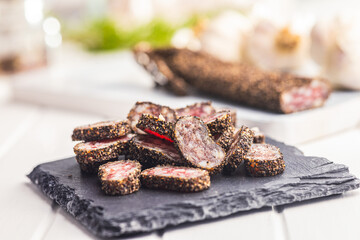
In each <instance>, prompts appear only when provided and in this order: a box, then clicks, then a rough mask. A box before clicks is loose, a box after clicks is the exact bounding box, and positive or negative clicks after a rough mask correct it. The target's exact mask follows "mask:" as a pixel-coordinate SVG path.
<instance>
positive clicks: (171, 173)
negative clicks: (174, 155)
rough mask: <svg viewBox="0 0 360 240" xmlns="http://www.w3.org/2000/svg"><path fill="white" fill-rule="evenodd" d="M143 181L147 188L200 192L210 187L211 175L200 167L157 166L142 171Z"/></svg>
mask: <svg viewBox="0 0 360 240" xmlns="http://www.w3.org/2000/svg"><path fill="white" fill-rule="evenodd" d="M141 183H142V185H143V186H145V187H147V188H154V189H165V190H171V191H178V192H198V191H202V190H205V189H208V188H209V187H210V176H209V173H208V172H207V171H205V170H201V169H198V168H188V167H174V166H157V167H154V168H149V169H146V170H144V171H143V172H142V173H141Z"/></svg>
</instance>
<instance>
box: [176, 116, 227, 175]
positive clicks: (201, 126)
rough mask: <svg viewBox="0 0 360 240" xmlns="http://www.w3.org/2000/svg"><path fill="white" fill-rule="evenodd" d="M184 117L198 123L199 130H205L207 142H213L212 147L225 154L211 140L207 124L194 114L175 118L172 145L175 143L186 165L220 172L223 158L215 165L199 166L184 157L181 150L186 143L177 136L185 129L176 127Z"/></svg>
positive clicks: (210, 171)
mask: <svg viewBox="0 0 360 240" xmlns="http://www.w3.org/2000/svg"><path fill="white" fill-rule="evenodd" d="M185 118H188V119H192V121H193V122H194V123H193V124H196V123H197V124H199V126H198V129H199V131H201V130H204V132H206V136H204V137H208V138H209V142H211V143H213V147H214V148H215V150H219V151H221V152H222V153H224V154H225V151H224V150H223V149H222V148H221V147H220V146H219V145H218V144H216V143H215V141H214V140H213V138H212V135H211V133H210V130H209V128H208V127H207V125H206V124H205V123H204V122H203V121H202V120H201V119H200V118H199V117H196V116H182V117H180V118H179V119H178V120H177V122H176V124H175V127H174V145H175V147H176V149H177V150H178V151H179V153H180V155H181V156H182V158H183V159H184V160H185V162H186V164H187V165H188V166H192V167H195V168H201V169H204V170H206V171H208V172H209V173H210V174H216V173H219V172H221V170H222V169H223V167H224V164H225V158H223V159H220V163H219V164H218V165H216V166H213V167H204V166H200V165H199V164H198V163H196V162H194V161H191V160H190V159H189V158H187V157H186V152H185V151H183V150H182V149H183V148H184V145H186V143H182V142H181V141H180V138H179V136H181V135H182V134H181V133H180V131H184V130H186V129H178V127H177V125H178V123H179V122H181V121H182V119H185ZM197 147H199V145H197ZM218 147H220V148H218ZM216 148H218V149H216ZM193 150H195V151H196V149H193Z"/></svg>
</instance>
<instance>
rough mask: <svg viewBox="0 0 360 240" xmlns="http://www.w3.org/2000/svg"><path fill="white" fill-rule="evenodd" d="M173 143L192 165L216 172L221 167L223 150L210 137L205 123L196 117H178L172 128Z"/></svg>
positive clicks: (223, 156)
mask: <svg viewBox="0 0 360 240" xmlns="http://www.w3.org/2000/svg"><path fill="white" fill-rule="evenodd" d="M174 140H175V145H176V147H177V148H178V149H179V151H180V153H181V155H182V156H183V157H184V159H185V160H186V161H187V162H188V163H189V164H190V165H192V166H194V167H198V168H202V169H205V170H208V171H209V172H210V173H216V172H218V171H220V170H221V169H222V167H223V164H224V161H225V151H224V150H223V149H222V148H221V147H220V146H219V145H217V144H216V143H215V142H214V140H213V139H212V138H211V135H210V132H209V129H208V128H207V126H206V124H205V123H204V122H203V121H202V120H201V119H200V118H198V117H194V116H184V117H180V118H179V119H178V120H177V122H176V124H175V128H174Z"/></svg>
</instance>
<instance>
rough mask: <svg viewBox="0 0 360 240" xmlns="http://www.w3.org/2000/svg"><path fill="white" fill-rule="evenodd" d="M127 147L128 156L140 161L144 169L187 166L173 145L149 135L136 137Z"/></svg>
mask: <svg viewBox="0 0 360 240" xmlns="http://www.w3.org/2000/svg"><path fill="white" fill-rule="evenodd" d="M129 145H130V149H129V152H130V153H129V156H130V157H131V158H132V159H136V160H138V161H140V163H141V164H142V165H143V166H144V167H154V166H157V165H164V164H166V165H177V166H184V165H186V164H187V163H186V162H185V160H184V159H183V158H182V157H181V155H180V154H179V152H178V151H177V149H176V148H175V147H174V145H173V144H172V143H170V142H168V141H166V140H162V139H159V138H156V137H153V136H150V135H137V136H136V137H134V138H133V139H132V140H131V141H130V144H129Z"/></svg>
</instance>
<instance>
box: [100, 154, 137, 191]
mask: <svg viewBox="0 0 360 240" xmlns="http://www.w3.org/2000/svg"><path fill="white" fill-rule="evenodd" d="M140 172H141V165H140V163H138V162H136V161H131V160H125V161H115V162H109V163H105V164H103V165H101V166H100V167H99V172H98V176H99V179H100V181H101V188H102V190H103V191H104V192H105V193H106V194H108V195H126V194H130V193H133V192H136V191H138V190H139V188H140V178H139V176H140Z"/></svg>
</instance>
